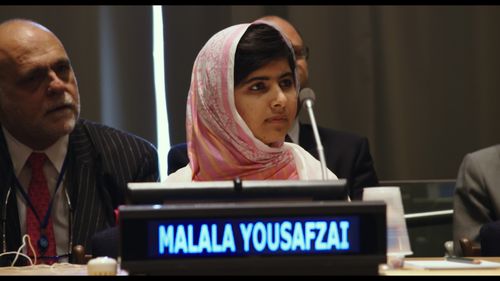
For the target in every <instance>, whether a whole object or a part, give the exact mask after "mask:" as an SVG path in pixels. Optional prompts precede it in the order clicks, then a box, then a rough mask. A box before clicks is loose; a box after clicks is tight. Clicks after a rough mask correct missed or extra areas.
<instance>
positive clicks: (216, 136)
mask: <svg viewBox="0 0 500 281" xmlns="http://www.w3.org/2000/svg"><path fill="white" fill-rule="evenodd" d="M256 23H257V22H256ZM260 23H262V22H260ZM250 25H251V24H239V25H234V26H231V27H228V28H226V29H224V30H222V31H220V32H218V33H217V34H215V35H214V36H212V38H210V40H208V42H207V43H206V44H205V46H204V47H203V48H202V49H201V51H200V52H199V54H198V56H197V58H196V60H195V62H194V66H193V73H192V76H191V87H190V89H189V95H188V100H187V111H186V132H187V142H188V156H189V160H190V165H191V170H192V171H193V177H192V179H193V180H195V181H204V180H207V181H208V180H233V179H235V178H236V177H239V178H240V179H242V180H243V179H246V180H264V179H298V174H297V169H296V166H295V162H294V158H293V154H292V152H291V151H290V150H289V149H287V148H285V147H284V146H283V145H282V144H279V145H278V146H279V147H269V146H268V145H266V144H264V143H263V142H262V141H260V140H259V139H257V138H256V137H255V136H254V135H253V133H252V131H251V130H250V128H249V127H248V126H247V124H246V123H245V121H244V120H243V119H242V118H241V116H240V115H239V113H238V111H237V110H236V105H235V102H234V77H233V76H234V60H235V53H236V48H237V46H238V42H239V41H240V39H241V37H242V36H243V34H244V33H245V31H246V30H247V28H248V27H249V26H250ZM285 40H286V39H285ZM286 42H288V41H286ZM288 45H289V46H291V45H290V44H288Z"/></svg>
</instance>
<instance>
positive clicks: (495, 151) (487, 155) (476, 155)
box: [465, 144, 500, 165]
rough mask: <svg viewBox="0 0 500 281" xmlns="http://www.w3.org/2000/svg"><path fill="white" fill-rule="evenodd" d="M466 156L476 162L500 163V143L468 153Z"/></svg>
mask: <svg viewBox="0 0 500 281" xmlns="http://www.w3.org/2000/svg"><path fill="white" fill-rule="evenodd" d="M465 158H466V159H467V158H468V159H471V160H472V161H473V162H474V163H488V165H492V164H498V163H500V144H497V145H492V146H488V147H485V148H482V149H479V150H476V151H473V152H471V153H468V154H467V155H466V156H465Z"/></svg>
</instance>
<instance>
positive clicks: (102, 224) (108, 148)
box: [0, 119, 159, 253]
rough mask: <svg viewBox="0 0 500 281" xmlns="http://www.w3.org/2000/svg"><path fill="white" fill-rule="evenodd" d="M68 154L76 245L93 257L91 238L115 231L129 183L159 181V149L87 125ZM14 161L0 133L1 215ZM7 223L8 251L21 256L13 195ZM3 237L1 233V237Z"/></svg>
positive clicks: (74, 136)
mask: <svg viewBox="0 0 500 281" xmlns="http://www.w3.org/2000/svg"><path fill="white" fill-rule="evenodd" d="M68 152H69V153H70V154H69V156H70V158H69V159H68V160H69V162H68V168H67V172H66V178H65V181H64V185H65V187H66V188H67V190H68V194H69V197H70V200H71V205H72V207H73V216H72V218H73V220H72V230H73V240H72V241H73V245H82V246H84V247H85V250H86V252H87V253H90V249H91V245H90V243H91V239H92V236H93V235H94V234H95V233H96V232H99V231H102V230H104V229H106V228H109V227H112V226H114V225H115V216H114V209H115V208H117V207H118V206H119V205H121V204H124V203H125V193H126V190H127V183H128V182H140V181H158V179H159V173H158V155H157V152H156V149H155V147H154V146H153V145H152V144H151V143H149V142H147V141H146V140H144V139H141V138H139V137H136V136H133V135H131V134H128V133H125V132H122V131H119V130H116V129H113V128H110V127H106V126H104V125H100V124H96V123H93V122H90V121H87V120H83V119H80V120H79V121H78V122H77V124H76V126H75V129H74V130H73V132H72V133H71V134H70V136H69V148H68ZM10 161H11V160H10V156H9V153H8V149H7V145H6V142H5V138H4V136H3V133H2V131H1V130H0V183H1V184H0V196H1V197H0V200H1V206H2V212H3V210H4V209H5V197H6V194H7V190H8V188H9V187H11V186H12V187H13V171H12V168H11V167H12V164H11V163H10ZM14 190H15V188H14V187H13V188H12V191H14ZM2 216H3V214H2ZM6 217H7V227H6V229H7V237H6V241H7V248H8V250H10V251H13V250H17V248H18V247H19V246H20V245H21V236H20V228H19V217H18V213H17V201H16V197H15V196H14V192H12V193H11V195H10V196H9V200H8V204H7V212H6ZM3 231H4V229H3V228H2V232H1V234H3Z"/></svg>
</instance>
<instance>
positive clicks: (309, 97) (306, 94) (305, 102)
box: [299, 88, 327, 180]
mask: <svg viewBox="0 0 500 281" xmlns="http://www.w3.org/2000/svg"><path fill="white" fill-rule="evenodd" d="M315 99H316V96H315V95H314V91H313V90H312V89H311V88H304V89H302V90H300V93H299V100H300V104H301V105H302V106H305V107H306V108H307V112H308V113H309V119H310V120H311V125H312V128H313V133H314V140H316V149H317V150H318V155H319V162H320V163H321V174H322V177H323V180H326V179H327V169H326V160H325V153H324V151H323V145H322V144H321V139H320V138H319V132H318V125H316V119H315V118H314V111H313V108H312V107H313V104H314V101H315Z"/></svg>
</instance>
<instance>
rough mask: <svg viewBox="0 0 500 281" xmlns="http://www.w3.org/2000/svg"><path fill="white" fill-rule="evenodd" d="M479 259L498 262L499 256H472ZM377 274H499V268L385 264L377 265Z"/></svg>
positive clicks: (433, 258)
mask: <svg viewBox="0 0 500 281" xmlns="http://www.w3.org/2000/svg"><path fill="white" fill-rule="evenodd" d="M473 258H475V259H479V260H485V261H492V262H499V263H500V257H473ZM443 259H444V258H436V257H432V258H406V259H405V261H422V260H426V261H429V260H436V261H438V260H443ZM379 275H390V276H393V275H394V276H395V275H500V268H481V269H424V268H407V267H403V268H398V269H389V268H388V267H387V265H380V266H379Z"/></svg>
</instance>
